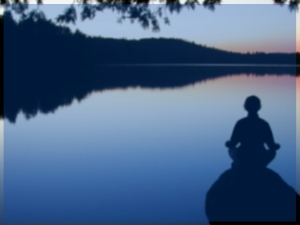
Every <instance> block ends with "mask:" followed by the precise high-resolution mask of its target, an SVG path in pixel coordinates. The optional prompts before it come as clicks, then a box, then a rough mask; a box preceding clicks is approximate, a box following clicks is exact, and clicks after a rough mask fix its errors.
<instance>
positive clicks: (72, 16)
mask: <svg viewBox="0 0 300 225" xmlns="http://www.w3.org/2000/svg"><path fill="white" fill-rule="evenodd" d="M270 1H271V0H270ZM287 2H288V3H289V8H290V10H292V11H294V10H298V7H299V2H300V0H289V1H287V0H274V3H276V4H279V5H284V4H285V3H287ZM36 3H37V4H38V5H39V4H42V3H43V1H42V0H37V1H36ZM74 3H80V7H81V12H80V13H79V14H80V17H81V19H82V20H86V19H93V18H94V17H95V16H96V13H98V12H102V11H104V10H105V9H110V10H112V11H117V12H119V13H120V14H121V16H120V17H119V18H118V20H117V21H118V22H119V23H122V22H123V21H124V20H130V21H131V22H134V21H137V22H138V23H140V25H141V26H142V27H143V28H145V29H146V28H149V27H151V29H152V30H153V31H154V32H157V31H159V30H160V26H159V20H160V19H161V20H162V21H163V22H164V23H165V24H170V20H169V18H168V16H167V13H166V12H167V11H168V12H170V13H174V12H176V13H180V12H181V11H182V10H183V9H184V8H187V9H192V10H193V9H195V7H196V5H200V4H202V5H203V6H204V7H205V8H208V9H210V10H212V11H213V10H214V9H215V5H217V4H220V3H221V0H202V1H200V0H186V1H185V3H184V4H180V1H179V0H165V1H163V2H161V3H162V4H159V6H157V5H156V7H150V5H151V3H152V1H151V0H75V1H74ZM91 3H94V4H91ZM1 5H5V7H6V10H12V11H14V12H15V13H18V14H21V15H22V17H26V14H28V13H26V11H27V10H28V0H4V1H2V0H1ZM34 11H39V8H37V10H34ZM77 18H78V16H77V11H76V8H75V7H74V4H71V5H70V6H68V7H66V9H65V10H64V12H63V13H61V14H59V15H58V16H57V18H56V21H57V22H58V23H75V22H76V20H77Z"/></svg>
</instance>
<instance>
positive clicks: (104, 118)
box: [0, 68, 300, 222]
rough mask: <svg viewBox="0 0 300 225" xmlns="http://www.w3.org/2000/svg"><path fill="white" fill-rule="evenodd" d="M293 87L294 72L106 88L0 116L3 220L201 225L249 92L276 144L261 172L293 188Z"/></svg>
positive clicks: (299, 157) (227, 160)
mask: <svg viewBox="0 0 300 225" xmlns="http://www.w3.org/2000/svg"><path fill="white" fill-rule="evenodd" d="M146 70H147V68H146ZM176 70H177V69H176ZM194 70H197V68H194ZM117 75H118V74H116V77H117ZM181 75H182V76H185V74H181ZM124 79H126V78H124ZM93 82H94V83H95V80H94V81H93ZM93 82H92V83H93ZM97 82H100V81H99V80H98V81H97ZM171 83H172V82H171ZM297 86H298V89H297V95H296V78H295V76H291V75H289V74H281V75H280V76H279V75H278V74H276V73H274V74H273V73H270V74H267V75H257V74H255V73H252V74H248V73H245V74H243V73H236V74H235V73H232V74H227V75H226V76H218V77H214V78H210V79H205V80H201V81H197V80H195V81H193V82H187V83H185V84H183V85H172V84H170V85H169V86H168V85H165V86H161V87H160V86H155V85H153V84H149V86H148V87H146V86H145V85H138V84H134V85H127V86H126V87H124V86H122V85H119V86H118V85H117V86H109V85H108V86H107V88H106V89H103V88H102V89H101V90H98V91H97V89H94V90H91V91H90V92H89V93H88V94H87V95H86V96H85V97H84V98H83V99H82V100H81V101H77V100H76V99H73V100H72V101H71V102H70V103H66V104H60V105H57V107H56V108H55V109H53V110H52V113H51V112H47V113H44V112H41V110H40V111H39V110H38V112H37V113H36V114H35V115H34V116H31V117H30V118H29V119H27V118H26V117H25V116H24V114H22V113H18V114H17V117H16V120H15V122H12V121H10V120H9V119H7V118H6V119H5V120H4V122H3V121H2V122H1V123H2V124H4V131H5V132H4V140H3V139H1V140H0V141H1V143H3V141H4V157H2V159H1V160H4V173H3V174H4V214H3V216H4V219H5V221H9V222H25V221H27V222H54V221H61V222H75V221H76V222H207V218H206V215H205V211H204V207H205V205H204V201H205V195H206V193H207V191H208V189H209V188H210V186H211V185H212V184H213V182H214V181H215V180H216V179H217V178H218V177H219V176H220V174H221V173H222V172H224V171H225V170H226V169H228V168H230V166H231V159H230V158H229V156H228V150H227V148H226V147H225V142H226V141H227V140H229V138H230V136H231V133H232V130H233V127H234V125H235V123H236V122H237V120H239V119H240V118H243V117H245V116H246V111H245V110H244V109H243V104H244V101H245V99H246V97H248V96H250V95H257V96H258V97H259V98H260V99H261V102H262V109H261V110H260V112H259V115H260V117H262V118H263V119H265V120H266V121H267V122H269V124H270V126H271V128H272V131H273V134H274V138H275V141H276V142H277V143H279V144H280V145H281V149H280V150H279V151H278V154H277V156H276V158H275V160H274V161H272V162H271V164H270V165H269V168H271V169H273V170H274V171H276V172H277V173H278V174H279V175H280V176H281V177H282V178H283V179H284V180H285V181H286V183H288V184H289V185H290V186H292V187H293V188H296V186H297V184H296V166H297V164H296V144H297V145H298V148H297V149H298V150H297V152H298V154H297V160H300V150H299V149H300V148H299V146H300V143H299V142H297V143H296V115H297V114H296V109H297V110H298V112H299V110H300V108H299V107H300V105H299V104H298V105H297V106H296V96H297V98H300V78H299V77H298V78H297ZM67 88H68V87H66V89H67ZM70 89H71V88H70ZM15 94H16V95H19V93H18V89H15ZM19 97H20V98H22V96H21V95H20V96H19ZM66 102H68V101H66ZM298 103H299V101H298ZM37 105H43V102H38V103H37ZM296 107H297V108H296ZM16 108H17V106H16ZM19 108H21V109H22V107H21V105H20V107H19ZM37 109H38V108H37ZM49 111H51V110H49ZM298 116H299V113H298ZM11 118H12V117H11ZM299 121H300V120H299V118H298V120H297V128H298V132H299V128H300V122H299ZM1 127H3V126H1ZM1 132H2V133H3V128H2V130H1ZM2 136H3V135H0V138H2ZM298 141H299V138H298ZM2 151H3V149H2ZM299 172H300V169H299V167H298V174H299ZM299 187H300V185H299V183H298V189H297V192H298V193H300V189H299Z"/></svg>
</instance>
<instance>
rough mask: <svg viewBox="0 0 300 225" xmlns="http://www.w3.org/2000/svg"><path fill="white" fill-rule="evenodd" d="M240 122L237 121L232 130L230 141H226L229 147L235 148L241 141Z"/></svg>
mask: <svg viewBox="0 0 300 225" xmlns="http://www.w3.org/2000/svg"><path fill="white" fill-rule="evenodd" d="M239 127H240V124H239V122H237V123H236V124H235V126H234V128H233V132H232V135H231V138H230V141H227V142H226V144H225V145H226V146H227V147H228V148H235V147H236V145H237V144H238V143H239V142H240V140H241V139H240V129H239Z"/></svg>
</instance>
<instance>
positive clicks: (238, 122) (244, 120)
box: [236, 117, 247, 125]
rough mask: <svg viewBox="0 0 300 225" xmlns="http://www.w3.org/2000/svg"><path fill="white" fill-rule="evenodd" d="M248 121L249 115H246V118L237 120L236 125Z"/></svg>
mask: <svg viewBox="0 0 300 225" xmlns="http://www.w3.org/2000/svg"><path fill="white" fill-rule="evenodd" d="M246 121H247V117H244V118H241V119H239V120H238V121H237V122H236V125H240V124H243V123H245V122H246Z"/></svg>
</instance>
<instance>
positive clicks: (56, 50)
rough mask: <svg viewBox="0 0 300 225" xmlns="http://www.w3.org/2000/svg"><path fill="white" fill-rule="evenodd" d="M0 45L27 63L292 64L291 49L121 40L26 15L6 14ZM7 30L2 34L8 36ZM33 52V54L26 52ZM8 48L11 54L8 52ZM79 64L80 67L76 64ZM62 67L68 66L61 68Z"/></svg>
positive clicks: (80, 64) (68, 64)
mask: <svg viewBox="0 0 300 225" xmlns="http://www.w3.org/2000/svg"><path fill="white" fill-rule="evenodd" d="M5 33H6V34H7V35H9V38H6V39H5V45H7V46H13V47H14V48H15V49H17V50H18V53H19V54H20V55H22V57H21V59H22V61H23V62H22V63H23V64H26V66H28V62H30V64H31V65H33V64H34V65H37V64H39V65H44V66H45V67H49V64H50V63H51V65H52V66H53V67H61V66H62V65H63V67H64V68H67V67H68V66H75V67H80V68H83V66H82V65H84V68H85V69H84V70H85V71H86V68H87V67H86V66H89V67H90V68H91V67H93V66H95V65H99V64H129V63H133V64H138V63H231V64H293V65H294V64H296V57H295V53H291V54H283V53H271V54H267V53H243V54H242V53H234V52H228V51H223V50H218V49H215V48H209V47H205V46H202V45H197V44H194V43H190V42H187V41H183V40H179V39H166V38H160V39H152V38H151V39H142V40H126V39H112V38H101V37H88V36H86V35H85V34H83V33H81V32H79V31H76V32H75V33H72V32H71V31H70V29H69V28H66V27H59V26H57V25H55V24H54V23H52V22H50V21H47V20H44V19H36V18H34V17H33V18H31V17H29V18H28V19H26V20H23V21H22V22H20V23H16V22H15V21H14V20H13V19H12V18H11V15H10V14H9V13H6V14H5ZM7 35H6V36H7ZM29 53H30V55H35V57H34V59H30V58H26V57H25V56H26V55H28V54H29ZM11 54H15V53H12V52H11ZM78 69H79V68H78ZM66 72H67V71H66Z"/></svg>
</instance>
